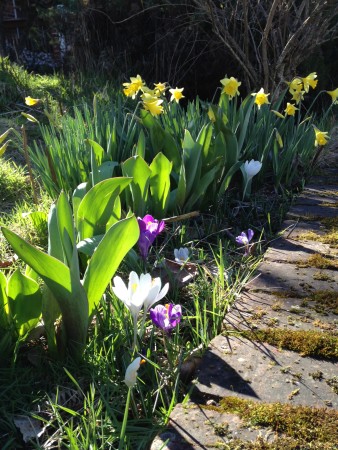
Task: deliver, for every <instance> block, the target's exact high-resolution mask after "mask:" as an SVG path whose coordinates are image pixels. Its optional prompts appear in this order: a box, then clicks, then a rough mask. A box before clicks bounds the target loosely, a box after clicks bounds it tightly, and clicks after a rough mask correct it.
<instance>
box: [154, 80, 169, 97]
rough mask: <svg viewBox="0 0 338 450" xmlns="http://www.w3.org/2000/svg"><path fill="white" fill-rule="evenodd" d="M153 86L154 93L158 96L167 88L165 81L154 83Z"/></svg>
mask: <svg viewBox="0 0 338 450" xmlns="http://www.w3.org/2000/svg"><path fill="white" fill-rule="evenodd" d="M154 86H155V88H154V92H155V95H158V96H160V95H161V94H164V92H165V91H166V89H167V85H166V83H154Z"/></svg>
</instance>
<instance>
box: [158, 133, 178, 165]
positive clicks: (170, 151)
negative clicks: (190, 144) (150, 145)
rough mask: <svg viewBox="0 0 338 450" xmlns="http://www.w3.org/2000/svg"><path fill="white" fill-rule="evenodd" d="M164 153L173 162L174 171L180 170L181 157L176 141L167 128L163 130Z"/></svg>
mask: <svg viewBox="0 0 338 450" xmlns="http://www.w3.org/2000/svg"><path fill="white" fill-rule="evenodd" d="M162 151H163V153H164V155H165V156H166V157H167V158H168V159H169V161H171V162H172V163H173V168H174V170H175V172H177V173H178V172H179V171H180V167H181V162H182V157H181V154H180V150H179V148H178V145H177V142H176V141H175V139H174V137H173V136H172V134H171V133H170V132H169V131H168V130H164V132H163V149H162Z"/></svg>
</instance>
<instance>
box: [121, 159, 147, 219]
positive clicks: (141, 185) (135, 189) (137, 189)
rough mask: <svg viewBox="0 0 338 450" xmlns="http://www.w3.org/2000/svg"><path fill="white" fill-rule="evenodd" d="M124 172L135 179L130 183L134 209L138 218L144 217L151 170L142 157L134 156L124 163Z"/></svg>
mask: <svg viewBox="0 0 338 450" xmlns="http://www.w3.org/2000/svg"><path fill="white" fill-rule="evenodd" d="M122 172H123V174H124V175H125V176H127V177H132V179H133V180H132V182H131V183H130V190H131V194H132V199H133V208H132V209H133V211H134V212H135V214H137V215H138V216H143V215H144V213H145V210H146V205H147V199H148V192H149V181H150V180H149V178H150V175H151V169H150V168H149V166H148V164H147V163H146V162H145V160H144V159H143V158H141V156H132V157H131V158H129V159H127V160H126V161H125V162H124V163H122Z"/></svg>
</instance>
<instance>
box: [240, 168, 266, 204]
mask: <svg viewBox="0 0 338 450" xmlns="http://www.w3.org/2000/svg"><path fill="white" fill-rule="evenodd" d="M261 168H262V163H261V162H260V161H255V160H254V159H252V160H251V161H245V163H244V164H243V165H242V166H241V171H242V174H243V177H244V189H243V200H244V198H245V197H246V196H247V197H249V196H250V194H251V182H252V179H253V177H254V176H255V175H257V174H258V172H259V171H260V170H261Z"/></svg>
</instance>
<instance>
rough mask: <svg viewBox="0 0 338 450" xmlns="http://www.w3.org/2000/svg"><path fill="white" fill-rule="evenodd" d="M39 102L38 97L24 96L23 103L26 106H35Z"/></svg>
mask: <svg viewBox="0 0 338 450" xmlns="http://www.w3.org/2000/svg"><path fill="white" fill-rule="evenodd" d="M40 102H41V100H40V99H39V98H32V97H29V96H28V97H25V103H26V105H27V106H35V105H38V104H39V103H40Z"/></svg>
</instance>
